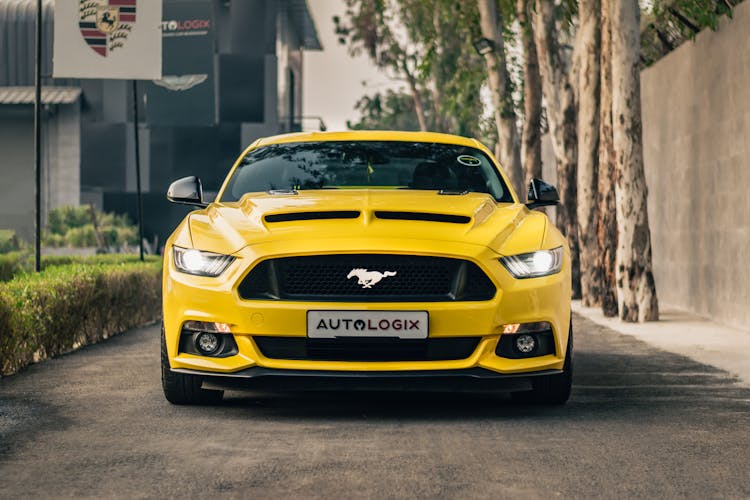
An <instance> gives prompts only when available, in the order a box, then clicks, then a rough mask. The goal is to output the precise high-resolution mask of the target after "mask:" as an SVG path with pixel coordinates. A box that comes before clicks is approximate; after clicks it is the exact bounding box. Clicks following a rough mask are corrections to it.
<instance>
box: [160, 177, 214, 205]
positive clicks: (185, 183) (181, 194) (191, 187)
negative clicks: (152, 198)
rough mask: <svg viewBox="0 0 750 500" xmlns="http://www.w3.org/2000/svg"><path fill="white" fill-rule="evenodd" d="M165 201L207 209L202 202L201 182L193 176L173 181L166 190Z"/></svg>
mask: <svg viewBox="0 0 750 500" xmlns="http://www.w3.org/2000/svg"><path fill="white" fill-rule="evenodd" d="M167 199H168V200H169V201H171V202H172V203H181V204H183V205H195V206H198V207H207V206H208V203H204V201H203V186H202V185H201V180H200V179H199V178H198V177H195V176H194V175H191V176H190V177H183V178H182V179H178V180H176V181H174V182H173V183H172V184H171V185H170V186H169V189H168V190H167Z"/></svg>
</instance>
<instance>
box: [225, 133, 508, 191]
mask: <svg viewBox="0 0 750 500" xmlns="http://www.w3.org/2000/svg"><path fill="white" fill-rule="evenodd" d="M347 188H348V189H357V188H366V189H369V188H372V189H420V190H430V191H443V192H445V193H461V192H464V191H468V192H478V193H489V194H491V195H492V196H493V197H494V198H495V199H496V200H497V201H502V202H512V201H513V199H512V197H511V195H510V193H509V192H508V189H507V187H506V186H505V183H504V182H503V180H502V177H500V174H499V173H498V172H497V170H496V167H495V166H494V165H493V163H492V162H491V161H490V159H489V158H488V157H487V156H486V155H485V154H484V153H482V152H481V151H479V150H477V149H474V148H470V147H465V146H457V145H454V144H439V143H426V142H398V141H392V142H383V141H341V142H333V141H330V142H299V143H291V144H272V145H269V146H265V147H261V148H258V149H255V150H253V151H250V152H249V153H248V154H247V156H245V158H243V159H242V162H241V164H240V165H239V167H238V168H237V170H236V171H235V172H234V175H232V178H231V179H230V180H229V184H228V186H227V189H226V190H225V192H224V194H223V196H222V199H221V201H224V202H231V201H238V200H239V199H240V198H241V197H242V196H243V195H244V194H246V193H253V192H262V191H269V190H288V189H294V190H308V189H347Z"/></svg>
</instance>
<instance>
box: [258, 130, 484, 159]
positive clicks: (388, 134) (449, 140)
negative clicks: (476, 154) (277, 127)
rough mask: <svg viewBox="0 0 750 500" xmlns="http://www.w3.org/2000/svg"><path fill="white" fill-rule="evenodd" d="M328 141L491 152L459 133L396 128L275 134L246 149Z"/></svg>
mask: <svg viewBox="0 0 750 500" xmlns="http://www.w3.org/2000/svg"><path fill="white" fill-rule="evenodd" d="M328 141H404V142H434V143H444V144H456V145H459V146H467V147H471V148H477V149H481V150H482V151H484V152H485V153H488V154H491V153H490V151H489V149H487V148H486V147H485V146H484V144H482V143H480V142H479V141H477V140H476V139H471V138H468V137H461V136H459V135H452V134H441V133H437V132H404V131H398V130H350V131H346V132H300V133H295V134H283V135H275V136H272V137H266V138H263V139H259V140H257V141H256V142H255V143H253V144H252V145H251V146H250V147H249V148H248V149H255V148H257V147H261V146H267V145H269V144H283V143H290V142H328Z"/></svg>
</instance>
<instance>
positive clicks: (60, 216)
mask: <svg viewBox="0 0 750 500" xmlns="http://www.w3.org/2000/svg"><path fill="white" fill-rule="evenodd" d="M94 221H96V225H95V224H94ZM97 230H98V232H99V235H98V236H97ZM100 240H101V241H100ZM43 243H44V245H45V246H48V247H63V246H67V247H74V248H82V247H94V246H95V247H106V248H110V247H115V248H117V247H121V246H123V245H125V244H129V245H135V244H137V243H138V228H137V227H135V226H134V225H132V224H131V223H130V220H129V219H128V216H127V215H116V214H112V213H102V212H99V211H96V210H93V209H92V207H90V206H80V207H63V208H56V209H54V210H50V213H49V218H48V222H47V229H46V231H45V232H44V237H43Z"/></svg>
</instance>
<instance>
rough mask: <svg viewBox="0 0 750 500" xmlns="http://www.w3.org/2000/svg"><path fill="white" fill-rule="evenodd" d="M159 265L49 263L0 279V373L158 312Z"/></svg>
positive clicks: (122, 328)
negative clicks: (35, 271) (38, 269)
mask: <svg viewBox="0 0 750 500" xmlns="http://www.w3.org/2000/svg"><path fill="white" fill-rule="evenodd" d="M160 297H161V265H160V263H159V262H158V261H152V262H147V263H137V264H99V265H81V264H75V265H69V266H51V267H50V268H49V269H47V270H45V271H43V272H41V273H38V274H26V275H21V276H19V277H16V278H15V279H13V280H12V281H9V282H8V283H5V284H3V285H0V374H1V375H10V374H12V373H15V372H16V371H18V370H19V369H20V368H22V367H24V366H26V365H29V364H31V363H33V362H36V361H40V360H42V359H46V358H50V357H52V356H57V355H59V354H63V353H66V352H69V351H72V350H74V349H77V348H79V347H81V346H83V345H86V344H91V343H95V342H98V341H99V340H102V339H106V338H108V337H110V336H112V335H115V334H117V333H121V332H124V331H126V330H128V329H130V328H134V327H136V326H140V325H143V324H146V323H148V322H150V321H154V320H156V319H158V318H159V315H160V313H161V299H160Z"/></svg>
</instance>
